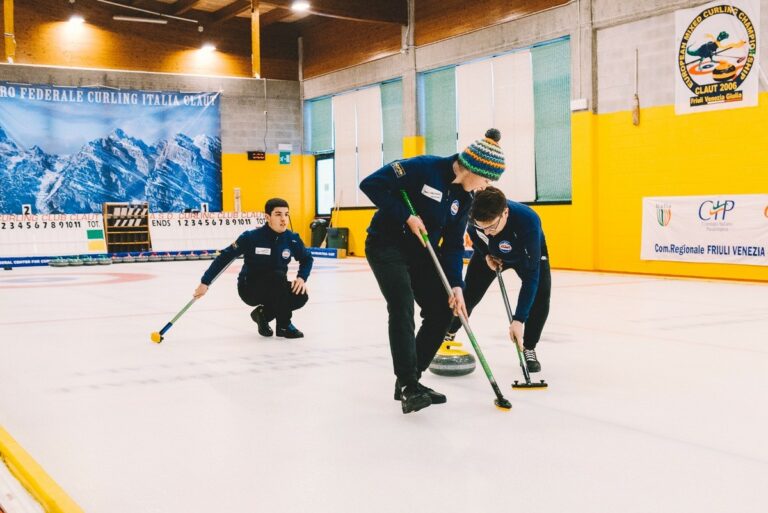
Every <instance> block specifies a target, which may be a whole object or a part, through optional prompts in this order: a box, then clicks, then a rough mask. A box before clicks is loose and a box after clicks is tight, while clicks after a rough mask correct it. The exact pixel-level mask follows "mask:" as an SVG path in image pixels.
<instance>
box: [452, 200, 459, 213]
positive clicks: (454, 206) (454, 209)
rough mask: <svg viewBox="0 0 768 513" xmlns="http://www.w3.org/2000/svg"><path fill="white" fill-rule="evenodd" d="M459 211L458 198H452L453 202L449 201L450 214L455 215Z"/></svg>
mask: <svg viewBox="0 0 768 513" xmlns="http://www.w3.org/2000/svg"><path fill="white" fill-rule="evenodd" d="M458 213H459V200H453V203H451V215H452V216H455V215H456V214H458Z"/></svg>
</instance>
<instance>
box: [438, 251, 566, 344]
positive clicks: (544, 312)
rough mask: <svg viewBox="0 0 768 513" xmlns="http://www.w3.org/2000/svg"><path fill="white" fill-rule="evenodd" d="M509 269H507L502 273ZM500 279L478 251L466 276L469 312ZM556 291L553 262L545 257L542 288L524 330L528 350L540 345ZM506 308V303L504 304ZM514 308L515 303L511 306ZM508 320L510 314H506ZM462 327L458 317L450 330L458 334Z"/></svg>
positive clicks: (524, 340) (541, 281)
mask: <svg viewBox="0 0 768 513" xmlns="http://www.w3.org/2000/svg"><path fill="white" fill-rule="evenodd" d="M504 270H506V269H503V270H502V272H503V271H504ZM495 279H496V272H495V271H492V270H491V268H490V267H488V264H487V263H486V262H485V257H483V256H480V255H479V254H477V253H475V255H473V256H472V258H471V259H470V261H469V265H468V266H467V275H466V276H465V277H464V283H465V284H466V286H465V287H464V302H465V303H466V305H467V312H469V314H470V315H471V314H472V310H473V309H474V308H475V307H476V306H477V305H478V303H480V300H481V299H483V296H484V295H485V293H486V291H487V290H488V287H490V285H491V283H493V281H494V280H495ZM551 291H552V274H551V272H550V269H549V261H548V260H542V261H541V265H540V266H539V288H538V290H537V291H536V297H535V298H534V300H533V306H532V307H531V312H530V313H529V314H528V320H527V321H526V322H525V331H524V332H523V346H525V348H526V349H535V348H536V344H538V343H539V339H540V338H541V331H542V330H543V329H544V323H545V322H547V316H548V315H549V297H550V294H551ZM500 306H502V307H503V305H500ZM510 306H511V307H512V308H513V311H514V305H510ZM504 318H505V319H506V313H504ZM459 328H461V320H459V318H458V317H455V318H454V319H453V322H452V323H451V327H450V328H449V330H448V331H450V332H451V333H456V332H457V331H458V330H459Z"/></svg>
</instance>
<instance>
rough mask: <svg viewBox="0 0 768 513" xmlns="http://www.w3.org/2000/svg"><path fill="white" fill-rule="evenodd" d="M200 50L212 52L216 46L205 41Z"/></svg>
mask: <svg viewBox="0 0 768 513" xmlns="http://www.w3.org/2000/svg"><path fill="white" fill-rule="evenodd" d="M200 50H201V51H203V52H206V53H212V52H215V51H216V46H215V45H213V44H211V43H205V44H204V45H203V47H202V48H200Z"/></svg>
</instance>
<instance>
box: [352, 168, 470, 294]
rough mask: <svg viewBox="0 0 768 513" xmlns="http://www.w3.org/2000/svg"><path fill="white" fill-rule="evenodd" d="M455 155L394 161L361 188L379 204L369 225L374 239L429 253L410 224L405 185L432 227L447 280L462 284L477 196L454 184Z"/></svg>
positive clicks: (374, 240) (423, 219)
mask: <svg viewBox="0 0 768 513" xmlns="http://www.w3.org/2000/svg"><path fill="white" fill-rule="evenodd" d="M456 157H457V156H456V155H453V156H451V157H436V156H433V155H422V156H420V157H414V158H410V159H405V160H397V161H394V162H392V163H390V164H387V165H386V166H384V167H382V168H381V169H379V170H378V171H376V172H374V173H373V174H372V175H370V176H368V177H367V178H366V179H365V180H363V181H362V182H360V190H362V191H363V192H364V193H365V195H366V196H368V197H369V198H370V199H371V201H372V202H373V204H374V205H376V206H377V207H379V210H378V211H377V212H376V214H374V216H373V220H372V221H371V225H370V226H369V227H368V234H369V240H370V241H371V242H373V243H374V244H387V245H389V244H396V245H402V247H404V248H410V250H411V251H417V250H420V251H423V252H426V249H424V248H423V247H422V246H421V244H420V243H419V241H418V240H417V238H416V236H415V235H414V234H413V233H412V232H411V230H410V229H409V228H408V227H407V226H406V225H405V221H406V220H407V219H408V217H409V216H410V212H409V211H408V207H406V205H405V203H404V202H403V199H402V197H401V196H400V189H404V190H405V191H406V192H407V193H408V196H409V197H410V198H411V202H412V203H413V206H414V207H415V208H416V212H417V213H418V214H419V217H421V220H422V222H423V223H424V226H425V227H426V228H427V232H428V234H429V239H430V242H431V243H432V246H433V247H434V248H435V252H436V253H437V254H438V255H439V257H440V263H441V264H442V267H443V269H444V270H445V274H446V277H447V278H448V283H450V285H451V287H462V286H463V281H462V279H461V270H462V267H463V258H464V232H465V231H466V229H467V217H468V213H469V206H470V203H471V201H472V195H471V194H470V193H468V192H466V191H464V189H463V188H462V187H461V185H457V184H452V183H451V182H453V181H454V180H455V179H456V174H455V173H454V171H453V163H454V162H455V161H456ZM441 240H442V243H440V241H441ZM438 244H440V246H439V247H438ZM416 248H418V249H416Z"/></svg>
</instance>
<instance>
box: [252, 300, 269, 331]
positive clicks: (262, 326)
mask: <svg viewBox="0 0 768 513" xmlns="http://www.w3.org/2000/svg"><path fill="white" fill-rule="evenodd" d="M251 319H253V322H255V323H256V324H257V325H258V326H259V335H261V336H262V337H271V336H272V335H274V333H273V332H272V328H270V327H269V321H267V318H266V316H265V315H264V305H259V306H257V307H256V308H254V309H253V311H252V312H251Z"/></svg>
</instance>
